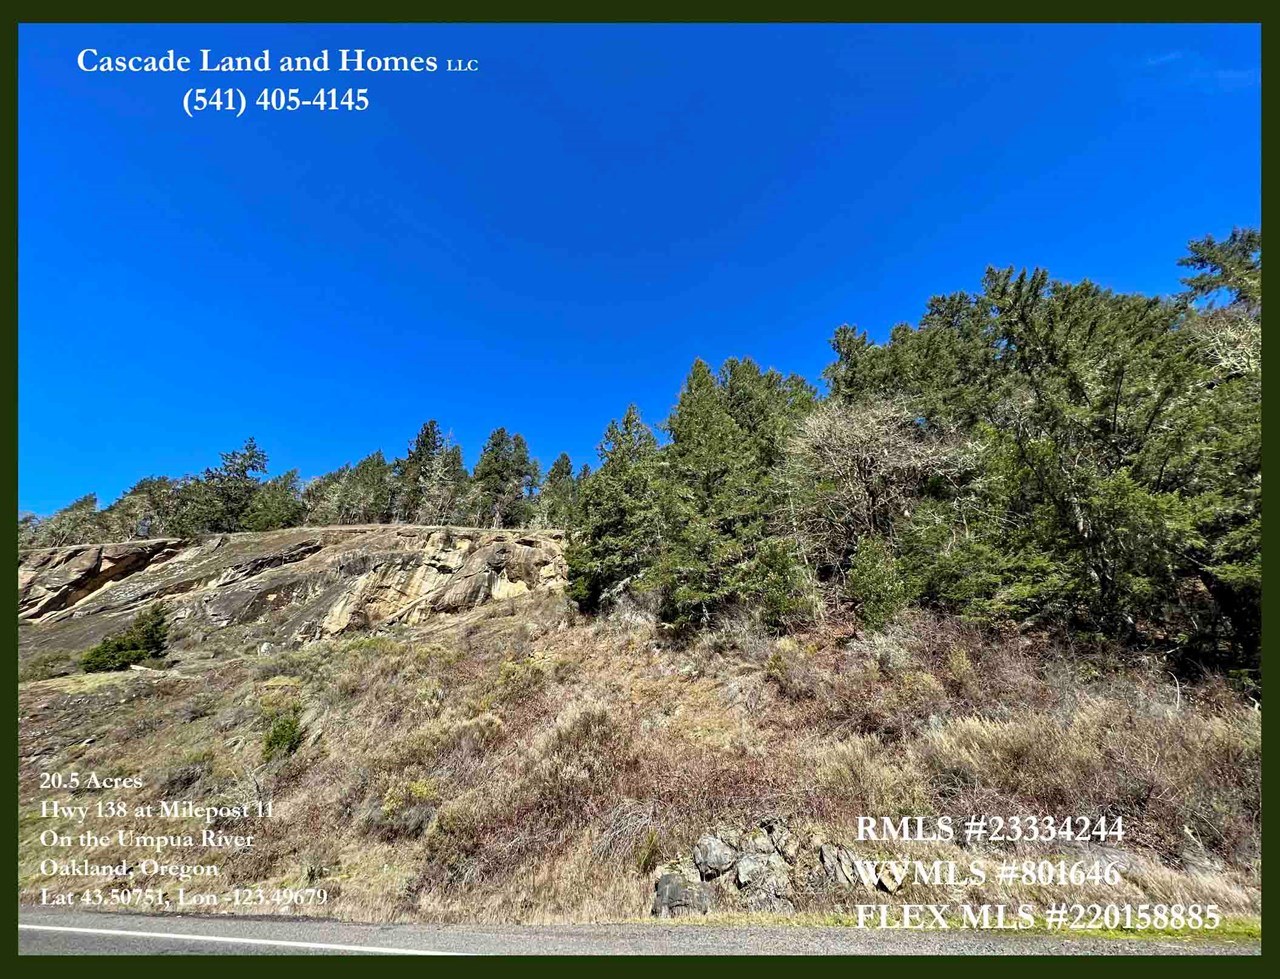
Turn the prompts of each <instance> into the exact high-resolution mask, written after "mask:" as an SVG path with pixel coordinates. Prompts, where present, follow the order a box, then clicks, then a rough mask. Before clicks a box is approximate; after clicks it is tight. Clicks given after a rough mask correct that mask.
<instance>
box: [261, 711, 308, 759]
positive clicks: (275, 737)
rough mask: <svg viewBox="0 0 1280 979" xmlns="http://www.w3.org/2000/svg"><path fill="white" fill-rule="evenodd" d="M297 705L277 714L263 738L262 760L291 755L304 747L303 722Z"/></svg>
mask: <svg viewBox="0 0 1280 979" xmlns="http://www.w3.org/2000/svg"><path fill="white" fill-rule="evenodd" d="M298 713H299V712H298V710H297V708H296V707H294V708H292V709H289V710H284V711H281V712H279V713H278V714H276V715H275V716H274V717H273V718H272V720H271V727H270V728H268V729H267V734H266V737H265V738H263V740H262V760H263V761H271V759H272V758H276V757H279V756H281V755H291V754H293V753H294V752H295V751H297V750H298V749H299V748H300V747H302V722H301V721H300V720H299V717H298Z"/></svg>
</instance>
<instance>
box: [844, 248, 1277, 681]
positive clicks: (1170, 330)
mask: <svg viewBox="0 0 1280 979" xmlns="http://www.w3.org/2000/svg"><path fill="white" fill-rule="evenodd" d="M1191 251H1192V255H1191V257H1190V258H1188V259H1186V260H1184V263H1183V264H1185V265H1188V266H1190V267H1192V268H1195V269H1197V270H1199V274H1198V275H1196V276H1193V277H1192V278H1190V279H1187V280H1185V281H1186V282H1187V284H1188V285H1189V286H1190V293H1189V295H1188V298H1191V299H1195V298H1201V297H1206V296H1212V295H1215V294H1218V293H1222V292H1225V293H1226V295H1227V296H1228V300H1229V301H1228V304H1227V306H1225V307H1221V308H1212V309H1210V310H1209V311H1208V312H1202V311H1200V310H1197V309H1196V308H1194V307H1192V306H1190V305H1188V303H1187V302H1186V301H1185V300H1179V301H1174V300H1163V299H1151V298H1149V297H1145V296H1137V295H1123V294H1117V293H1113V292H1110V291H1108V290H1105V289H1101V288H1099V287H1098V286H1096V285H1093V284H1092V283H1089V282H1083V283H1079V284H1074V285H1072V284H1066V283H1057V282H1051V281H1050V280H1049V279H1048V276H1047V275H1046V274H1045V273H1043V272H1040V271H1037V272H1034V273H1026V272H1023V273H1022V274H1020V275H1015V274H1014V273H1013V271H1012V270H1007V269H1006V270H989V271H988V273H987V276H986V279H985V282H984V286H983V290H982V292H981V293H979V294H976V295H968V294H964V293H960V294H956V295H953V296H947V297H940V298H936V299H934V300H932V301H931V302H930V304H929V309H928V311H927V312H926V315H925V317H924V319H923V320H922V321H921V324H920V326H919V328H917V329H912V328H909V327H898V328H896V329H895V330H894V331H893V334H892V335H891V337H890V340H889V342H888V343H886V344H884V345H880V346H877V345H874V344H871V343H869V342H868V341H867V339H866V337H865V335H863V334H858V333H856V332H854V331H851V330H849V329H847V328H846V329H842V330H841V331H839V332H838V333H837V336H836V339H835V341H834V346H835V349H836V353H837V358H838V359H837V362H836V363H835V364H833V365H832V367H831V368H829V369H828V371H827V378H828V380H829V382H830V383H831V386H832V389H833V393H834V394H835V396H836V397H837V398H838V399H839V400H841V401H843V402H845V403H847V404H849V405H851V406H855V407H856V406H863V407H864V408H865V407H867V406H873V405H875V404H879V403H884V402H886V401H889V400H892V401H895V402H899V403H906V404H909V405H910V406H911V411H912V412H913V413H914V414H915V415H916V417H917V419H918V425H919V428H920V430H921V431H922V432H930V431H933V432H948V433H955V435H956V437H958V438H960V439H962V440H963V441H964V443H965V448H964V451H963V454H964V456H965V458H966V465H965V466H963V467H961V469H960V470H957V471H956V472H955V473H954V474H953V476H952V477H951V478H949V479H947V480H943V481H935V482H934V483H933V484H931V485H923V486H921V487H919V489H918V493H919V496H918V498H917V500H916V501H915V503H914V506H913V507H912V506H908V507H904V508H903V512H904V513H906V514H907V515H908V516H907V517H906V519H905V520H904V521H902V526H899V527H895V528H894V529H893V531H892V532H891V533H890V534H889V535H888V537H886V540H887V541H888V542H889V544H890V545H891V547H892V549H893V550H894V551H895V552H896V555H897V558H898V564H899V567H900V571H901V576H902V581H903V584H904V587H905V589H906V592H907V594H908V595H910V596H912V597H914V598H917V599H919V600H922V601H925V602H929V603H934V604H938V605H941V606H944V607H949V608H952V609H954V610H956V611H959V612H961V613H962V614H965V615H968V616H971V617H975V618H979V619H983V620H987V621H1007V620H1015V621H1020V622H1026V621H1033V622H1038V623H1040V624H1046V625H1048V624H1059V625H1063V626H1072V627H1075V628H1080V629H1084V630H1087V631H1097V632H1100V633H1103V634H1106V635H1110V636H1112V637H1115V638H1119V639H1122V640H1135V639H1138V638H1139V637H1145V638H1146V639H1148V640H1151V639H1155V640H1158V641H1166V642H1169V643H1172V644H1176V646H1177V647H1178V648H1179V649H1180V650H1181V652H1183V653H1184V654H1186V655H1194V656H1196V657H1200V658H1203V657H1209V658H1211V659H1212V658H1218V657H1226V658H1227V659H1228V660H1229V661H1234V662H1243V663H1254V662H1256V659H1257V656H1258V653H1259V636H1260V595H1261V416H1260V404H1261V386H1260V383H1261V358H1260V339H1259V337H1260V323H1261V237H1260V235H1258V234H1256V233H1254V232H1246V231H1237V232H1234V233H1233V235H1232V237H1231V238H1230V239H1229V240H1228V241H1227V242H1225V243H1218V242H1215V241H1214V240H1213V239H1211V238H1210V239H1205V240H1204V241H1202V242H1193V243H1192V245H1191Z"/></svg>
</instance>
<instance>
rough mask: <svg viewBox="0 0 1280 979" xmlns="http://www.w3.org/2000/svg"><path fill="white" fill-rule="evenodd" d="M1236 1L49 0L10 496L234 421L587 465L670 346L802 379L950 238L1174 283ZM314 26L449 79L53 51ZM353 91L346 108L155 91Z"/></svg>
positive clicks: (1234, 99) (1251, 123)
mask: <svg viewBox="0 0 1280 979" xmlns="http://www.w3.org/2000/svg"><path fill="white" fill-rule="evenodd" d="M1260 44H1261V40H1260V31H1259V29H1258V28H1257V27H1255V26H1203V25H1197V26H1185V27H1179V26H1127V27H1123V26H1111V27H1096V26H1079V27H1075V26H1071V27H1063V26H1023V27H1012V26H1011V27H998V26H967V27H965V26H959V27H957V26H949V27H943V26H937V27H933V26H901V27H892V26H868V27H834V26H798V25H777V26H712V25H703V26H660V25H654V26H634V25H632V26H623V25H618V26H585V25H565V26H515V25H512V26H482V25H455V26H434V25H421V26H408V25H394V26H393V25H386V26H359V25H356V26H350V25H348V26H295V25H290V26H270V25H237V26H199V25H166V26H148V25H141V26H138V25H123V26H122V25H115V26H102V25H56V26H54V25H50V26H31V25H26V26H23V27H22V28H21V33H20V43H19V221H20V225H19V393H18V397H19V506H20V509H22V510H32V511H35V512H38V513H49V512H51V511H53V510H55V509H57V508H58V507H60V506H63V505H65V504H66V503H68V502H70V501H71V500H72V499H74V498H76V497H78V496H80V495H82V494H84V493H87V492H91V491H92V492H97V493H98V494H99V498H100V501H101V502H102V504H103V505H105V504H106V503H108V502H110V500H111V499H113V498H114V497H115V496H116V495H117V494H119V493H120V492H121V491H122V490H123V489H125V488H127V487H128V486H129V485H131V484H132V483H133V482H134V481H136V480H137V479H138V478H140V477H142V476H144V475H149V474H168V475H181V474H183V473H188V472H198V471H200V470H201V469H203V468H204V467H205V466H206V465H210V464H215V463H216V462H217V453H218V452H219V451H223V450H227V449H230V448H234V447H237V446H238V445H239V444H240V443H241V442H243V440H244V439H245V437H246V436H249V435H253V436H255V437H256V438H257V440H258V442H259V443H260V444H261V445H262V446H263V447H264V449H265V450H266V451H267V453H268V454H269V456H270V457H271V470H272V472H273V473H277V472H282V471H284V470H286V469H291V468H297V469H299V470H300V471H301V473H302V475H303V477H304V478H305V477H310V476H315V475H318V474H320V473H322V472H325V471H327V470H330V469H333V468H335V467H336V466H339V465H341V464H342V463H344V462H348V461H351V462H354V461H356V460H357V459H359V458H360V457H362V456H364V455H367V454H368V453H369V452H371V451H373V450H374V449H377V448H381V449H383V450H384V451H385V452H386V453H387V455H388V457H391V456H394V455H396V454H398V453H402V452H403V451H404V447H405V444H406V443H407V442H408V440H409V439H410V438H411V437H412V435H413V434H414V433H415V432H416V430H417V428H418V427H419V425H420V424H421V423H422V422H423V421H425V420H426V419H427V418H433V417H434V418H436V419H438V420H439V421H440V422H441V424H442V425H443V426H444V427H445V428H446V429H449V430H452V432H453V434H454V436H455V437H456V438H457V439H458V440H459V441H460V442H461V443H462V445H463V447H464V449H465V451H466V455H467V459H468V461H469V462H473V461H474V459H475V457H476V455H477V453H478V451H479V448H480V446H481V444H482V442H483V440H484V438H485V436H486V435H487V434H488V432H489V431H490V430H491V429H493V428H494V427H496V426H499V425H505V426H506V427H508V428H509V429H513V430H517V431H520V432H522V433H524V435H525V436H526V437H527V439H528V441H529V443H530V446H531V448H532V450H533V452H534V453H535V454H536V455H537V456H539V457H540V458H541V459H542V461H543V463H544V465H546V464H549V463H550V462H551V460H552V459H553V458H554V457H555V455H556V454H557V453H559V452H560V451H561V450H567V451H569V452H570V454H571V455H572V457H573V459H574V462H575V464H581V463H582V462H586V461H590V462H593V463H594V461H595V446H596V443H597V442H598V440H599V438H600V435H601V433H602V431H603V429H604V427H605V425H606V424H607V422H608V421H609V419H610V418H613V417H616V416H618V415H620V414H621V413H622V411H623V410H624V409H625V407H626V405H627V403H628V402H631V401H634V402H635V403H637V404H638V405H639V406H640V408H641V410H642V412H643V413H644V415H645V417H646V418H647V419H649V420H650V421H654V422H656V421H659V420H661V419H662V418H663V417H664V416H665V415H666V413H667V411H668V409H669V408H670V406H671V404H672V403H673V401H674V400H675V397H676V395H677V393H678V390H679V387H680V384H681V381H682V380H683V378H684V376H685V374H686V373H687V371H688V368H689V365H690V364H691V363H692V361H693V359H694V358H695V357H702V358H704V359H706V360H708V361H710V362H712V363H713V364H718V363H719V362H721V361H722V360H723V359H724V358H726V357H730V356H751V357H754V358H755V359H757V360H758V361H760V362H761V363H763V364H765V365H766V366H774V367H777V368H779V369H781V370H785V371H796V372H799V373H801V374H804V375H806V376H807V377H809V378H810V379H811V380H814V381H815V382H816V381H817V380H818V377H819V375H820V373H821V371H822V368H823V367H824V366H825V365H826V364H827V363H828V362H829V361H830V359H831V353H830V349H829V346H828V343H829V340H830V337H831V335H832V333H833V332H834V330H835V328H836V327H837V326H839V325H840V324H842V323H856V324H858V325H859V326H862V327H864V328H866V329H868V330H869V331H870V332H871V334H872V336H873V337H883V336H884V335H886V333H887V331H888V330H889V328H890V327H892V326H893V325H894V324H895V323H898V322H901V321H904V320H907V321H914V320H916V319H917V318H918V316H919V314H920V313H921V312H922V310H923V308H924V305H925V302H926V301H927V299H928V298H929V296H930V295H933V294H937V293H942V292H949V291H953V290H956V289H967V288H972V287H974V286H976V285H977V283H978V281H979V279H980V276H981V274H982V271H983V269H984V267H985V266H986V265H988V264H996V265H1009V264H1012V265H1017V266H1023V265H1041V266H1044V267H1047V268H1048V269H1049V270H1050V272H1051V273H1053V274H1054V275H1055V276H1057V277H1059V278H1064V279H1077V278H1082V277H1085V276H1088V277H1090V278H1092V279H1094V280H1095V281H1099V282H1101V283H1103V284H1105V285H1108V286H1111V287H1114V288H1117V289H1123V290H1141V291H1145V292H1151V293H1168V292H1171V291H1174V290H1176V289H1177V288H1178V284H1177V278H1178V274H1179V270H1178V269H1177V268H1176V267H1175V264H1174V263H1175V261H1176V260H1177V258H1178V257H1179V256H1180V255H1181V254H1182V253H1183V246H1184V244H1185V242H1186V241H1187V240H1188V239H1190V238H1193V237H1199V236H1202V235H1204V234H1206V233H1214V234H1218V235H1223V234H1226V233H1228V232H1229V231H1230V230H1231V227H1232V226H1233V225H1244V224H1253V225H1256V224H1260V222H1261V189H1260V185H1261V174H1260V157H1261V146H1260V135H1261V126H1260V111H1261V109H1260V72H1261V68H1260ZM88 47H93V48H97V49H98V50H99V51H100V52H101V53H102V54H150V53H157V54H159V53H163V52H164V51H165V50H167V49H169V48H175V49H176V50H177V51H178V53H179V54H188V55H191V56H194V57H197V58H198V56H199V49H201V48H209V49H211V50H213V51H214V53H215V56H217V55H219V54H223V53H226V54H242V53H251V54H252V53H258V52H260V51H261V50H262V49H263V48H269V49H270V50H271V52H272V54H273V56H276V57H278V56H279V55H281V54H309V53H315V52H318V51H319V50H321V49H323V48H330V49H332V51H333V57H335V58H336V53H337V50H338V49H340V48H348V49H354V48H364V49H366V50H367V51H368V52H369V53H370V54H375V53H376V54H388V55H390V54H406V55H414V54H420V55H424V56H427V55H435V56H437V57H439V58H441V59H444V58H450V57H452V58H474V59H477V60H478V62H479V66H480V67H479V70H478V71H476V72H470V73H448V72H445V71H443V70H441V71H438V72H436V73H432V74H414V75H403V74H394V75H393V74H364V75H355V74H351V73H346V74H339V73H337V72H331V73H329V74H327V75H281V74H274V73H273V74H271V75H249V74H238V75H233V76H218V75H200V74H195V73H192V74H185V75H175V74H169V75H142V74H87V73H84V72H81V71H80V70H79V69H78V68H77V66H76V56H77V54H78V53H79V52H80V50H81V49H83V48H88ZM231 83H234V84H236V85H238V86H239V87H241V88H242V89H243V90H244V91H245V92H246V93H247V94H248V95H249V97H250V99H253V98H255V97H256V95H257V93H258V92H259V91H261V89H262V88H263V87H277V86H285V87H288V86H294V85H298V86H301V87H302V90H303V95H304V96H306V95H308V94H310V93H311V92H312V91H314V90H315V89H318V88H320V87H322V86H324V87H326V88H327V87H330V86H339V87H340V88H343V89H345V88H346V87H349V86H363V87H366V88H367V89H368V94H369V99H370V107H369V109H368V110H367V111H365V112H363V113H347V112H328V113H320V112H317V111H315V110H300V111H298V112H296V113H292V114H285V113H264V112H263V111H262V110H260V109H258V108H256V107H253V106H250V108H249V109H248V110H247V111H246V112H245V113H244V115H243V116H241V117H240V118H233V117H230V116H227V115H214V114H206V115H202V116H198V117H196V118H194V119H192V118H188V117H187V116H186V115H185V114H184V113H183V111H182V108H181V98H182V93H183V92H184V91H185V90H186V89H187V88H188V87H191V86H198V85H205V86H210V87H212V86H215V85H218V84H231Z"/></svg>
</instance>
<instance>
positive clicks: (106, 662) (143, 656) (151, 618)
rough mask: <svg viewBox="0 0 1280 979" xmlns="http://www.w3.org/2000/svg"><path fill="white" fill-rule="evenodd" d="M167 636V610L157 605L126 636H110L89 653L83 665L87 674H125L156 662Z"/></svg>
mask: <svg viewBox="0 0 1280 979" xmlns="http://www.w3.org/2000/svg"><path fill="white" fill-rule="evenodd" d="M168 635H169V623H168V610H167V609H166V608H165V606H164V605H163V604H160V603H157V604H155V605H152V606H151V607H150V608H149V609H147V610H146V611H144V612H142V613H141V614H139V615H138V617H137V618H135V619H134V620H133V622H132V624H131V625H130V626H129V628H127V629H125V630H124V632H121V633H119V634H118V635H115V636H108V637H107V638H106V639H104V640H102V642H100V643H98V645H96V646H94V647H93V648H92V649H90V650H89V651H88V652H86V653H85V654H84V656H83V658H82V659H81V660H80V665H81V666H82V667H83V668H84V671H85V672H86V673H102V672H105V671H108V670H126V669H128V668H129V667H130V666H132V665H133V664H134V663H141V662H142V661H143V660H149V659H154V658H156V657H157V656H158V655H159V653H161V652H162V651H163V650H164V647H165V642H166V641H167V639H168Z"/></svg>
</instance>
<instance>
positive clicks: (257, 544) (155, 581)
mask: <svg viewBox="0 0 1280 979" xmlns="http://www.w3.org/2000/svg"><path fill="white" fill-rule="evenodd" d="M563 543H564V540H563V534H562V533H561V532H560V531H526V530H472V529H460V528H445V527H415V526H405V525H395V524H391V525H370V526H352V527H300V528H293V529H289V530H280V531H271V532H268V533H261V534H251V533H245V534H224V535H222V536H218V537H213V538H209V539H206V540H198V541H184V540H173V539H165V540H145V541H131V542H128V543H122V544H103V545H96V544H95V545H81V546H74V547H59V548H43V549H36V550H30V551H27V552H25V553H23V554H21V555H20V556H19V563H18V620H19V642H20V644H21V646H22V648H23V649H24V651H25V650H43V649H62V650H79V649H85V648H87V647H89V646H91V645H93V644H94V643H96V642H98V641H99V640H100V639H101V638H102V637H103V636H106V635H108V634H110V633H112V632H115V631H117V630H119V629H120V628H122V627H123V626H124V625H125V624H127V623H128V621H129V620H130V619H131V618H132V617H133V616H134V615H136V614H137V612H138V611H140V610H141V609H143V608H145V607H146V606H147V605H149V604H151V603H152V602H154V601H156V600H160V599H163V600H164V601H166V602H167V603H168V604H169V606H170V608H171V609H172V617H171V621H172V623H173V627H172V630H171V643H172V645H173V647H174V648H175V649H181V648H184V647H187V648H190V647H194V646H198V645H200V644H201V643H202V642H204V641H206V640H208V639H209V638H210V637H211V636H213V635H215V634H217V633H218V632H219V630H231V631H232V632H233V633H234V634H235V636H236V639H237V641H243V642H263V641H269V642H273V643H294V642H302V641H306V640H311V639H320V638H324V637H326V636H333V635H338V634H340V633H343V632H346V631H348V630H353V629H364V628H376V627H380V626H386V625H393V624H397V623H404V624H410V625H412V624H414V623H416V622H419V621H421V620H423V619H425V618H426V617H428V616H431V615H433V614H437V613H442V612H454V611H462V610H466V609H470V608H474V607H476V606H478V605H482V604H484V603H485V602H489V601H492V600H495V599H504V598H513V597H516V596H518V595H523V594H528V593H531V592H536V591H544V590H562V589H563V588H564V585H565V582H566V577H567V569H566V565H565V560H564V554H563Z"/></svg>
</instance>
